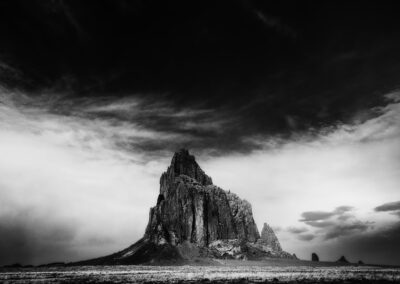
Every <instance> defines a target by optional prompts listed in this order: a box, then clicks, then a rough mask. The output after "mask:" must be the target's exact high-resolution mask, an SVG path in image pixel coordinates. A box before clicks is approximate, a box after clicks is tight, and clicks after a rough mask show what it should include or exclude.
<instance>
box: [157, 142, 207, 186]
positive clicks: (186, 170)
mask: <svg viewBox="0 0 400 284" xmlns="http://www.w3.org/2000/svg"><path fill="white" fill-rule="evenodd" d="M180 175H186V176H189V177H191V178H193V179H195V180H196V181H197V182H198V183H200V184H202V185H212V184H213V183H212V179H211V177H209V176H208V175H206V174H205V172H204V171H203V170H202V169H201V168H200V166H199V165H198V164H197V162H196V159H195V157H194V156H193V155H190V154H189V151H188V150H187V149H181V150H179V151H177V152H175V154H174V156H173V157H172V160H171V165H170V166H169V167H168V170H167V171H166V172H165V173H163V174H162V176H161V180H160V183H161V185H163V184H164V183H166V182H167V183H168V182H173V181H174V179H175V177H178V176H180Z"/></svg>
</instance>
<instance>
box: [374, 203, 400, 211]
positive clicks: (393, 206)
mask: <svg viewBox="0 0 400 284" xmlns="http://www.w3.org/2000/svg"><path fill="white" fill-rule="evenodd" d="M396 210H400V201H395V202H388V203H385V204H382V205H379V206H377V207H375V211H377V212H382V211H383V212H385V211H396Z"/></svg>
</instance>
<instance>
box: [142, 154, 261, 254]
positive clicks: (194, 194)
mask: <svg viewBox="0 0 400 284" xmlns="http://www.w3.org/2000/svg"><path fill="white" fill-rule="evenodd" d="M145 238H148V239H149V240H150V241H152V242H154V243H156V244H165V243H169V244H172V245H178V244H181V243H183V242H185V241H189V242H191V243H196V244H198V245H200V246H207V245H209V244H210V243H212V242H213V241H216V240H228V239H240V240H246V241H250V242H255V241H256V240H257V239H259V238H260V235H259V232H258V229H257V226H256V225H255V222H254V219H253V213H252V209H251V205H250V203H248V202H247V201H245V200H242V199H240V198H239V197H238V196H237V195H235V194H233V193H229V192H225V191H224V190H222V189H221V188H219V187H217V186H215V185H213V184H212V180H211V178H210V177H209V176H207V175H206V174H205V173H204V171H203V170H202V169H201V168H200V167H199V165H198V164H197V162H196V161H195V158H194V157H193V156H192V155H190V154H189V152H188V151H187V150H181V151H179V152H177V153H175V155H174V157H173V158H172V161H171V165H170V166H169V167H168V170H167V172H165V173H163V174H162V176H161V179H160V194H159V197H158V201H157V205H156V206H155V207H153V208H151V209H150V220H149V224H148V226H147V229H146V234H145Z"/></svg>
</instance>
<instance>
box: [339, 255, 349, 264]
mask: <svg viewBox="0 0 400 284" xmlns="http://www.w3.org/2000/svg"><path fill="white" fill-rule="evenodd" d="M336 262H340V263H349V261H348V260H347V259H346V258H345V257H344V255H342V256H341V257H340V258H339V259H338V260H337V261H336Z"/></svg>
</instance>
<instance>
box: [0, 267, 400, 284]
mask: <svg viewBox="0 0 400 284" xmlns="http://www.w3.org/2000/svg"><path fill="white" fill-rule="evenodd" d="M321 282H322V283H399V282H400V269H398V268H379V267H372V266H362V267H357V266H327V267H312V266H265V265H264V266H262V265H253V266H250V265H248V266H226V265H222V266H79V267H47V268H44V267H43V268H24V269H14V270H13V269H8V270H6V269H2V270H0V283H321Z"/></svg>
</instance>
